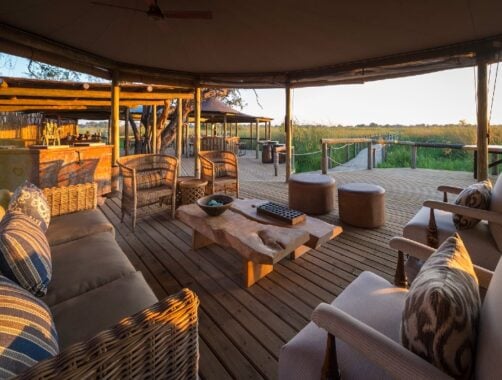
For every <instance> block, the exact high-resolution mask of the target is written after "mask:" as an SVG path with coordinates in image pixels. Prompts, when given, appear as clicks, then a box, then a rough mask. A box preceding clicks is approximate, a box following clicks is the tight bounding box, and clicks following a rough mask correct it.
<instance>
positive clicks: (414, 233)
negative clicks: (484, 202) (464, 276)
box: [399, 176, 502, 284]
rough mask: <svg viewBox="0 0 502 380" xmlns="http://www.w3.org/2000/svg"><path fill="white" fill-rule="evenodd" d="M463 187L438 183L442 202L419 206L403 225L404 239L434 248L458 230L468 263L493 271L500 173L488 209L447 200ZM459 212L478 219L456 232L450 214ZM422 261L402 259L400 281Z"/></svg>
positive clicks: (501, 208) (499, 243)
mask: <svg viewBox="0 0 502 380" xmlns="http://www.w3.org/2000/svg"><path fill="white" fill-rule="evenodd" d="M462 190H463V189H462V188H460V187H454V186H439V187H438V191H441V192H442V193H443V202H440V201H433V200H428V201H425V202H424V204H423V207H422V208H421V209H420V210H419V211H418V213H417V214H416V215H415V216H414V217H413V218H412V219H411V220H410V221H409V222H408V223H407V224H406V226H405V227H404V228H403V236H404V237H405V238H408V239H411V240H415V241H417V242H420V243H423V244H426V245H428V246H430V247H438V246H439V245H440V244H441V243H442V242H443V241H444V240H446V239H447V238H448V237H449V236H451V235H453V234H454V233H456V232H458V234H459V235H460V237H461V238H462V240H463V242H464V244H465V246H466V248H467V250H468V251H469V254H470V255H471V259H472V262H473V263H474V264H477V265H479V266H481V267H484V268H486V269H489V270H494V269H495V267H496V265H497V263H498V262H499V259H500V257H501V256H502V250H501V249H500V247H502V176H499V177H498V179H497V182H496V183H495V186H494V187H493V191H492V199H491V203H490V209H489V210H480V209H475V208H470V207H466V206H460V205H456V204H453V203H448V194H455V195H456V194H459V193H460V192H461V191H462ZM453 213H455V214H459V215H464V216H468V217H473V218H476V219H480V220H481V222H480V223H478V224H477V225H476V226H475V227H474V228H470V229H467V230H459V231H457V230H456V228H455V225H454V224H453V220H452V214H453ZM421 264H422V262H421V261H420V260H417V259H415V258H413V257H411V258H408V259H407V260H406V265H405V274H406V278H404V277H403V274H399V275H400V276H401V279H400V282H401V283H403V284H404V283H405V282H406V281H409V282H411V281H412V280H413V279H414V278H415V276H416V273H417V272H418V270H419V269H420V266H421Z"/></svg>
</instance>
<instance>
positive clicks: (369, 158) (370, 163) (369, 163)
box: [368, 141, 373, 170]
mask: <svg viewBox="0 0 502 380" xmlns="http://www.w3.org/2000/svg"><path fill="white" fill-rule="evenodd" d="M372 158H373V143H372V142H371V141H370V142H368V170H371V168H372V167H373V163H372V161H373V160H372Z"/></svg>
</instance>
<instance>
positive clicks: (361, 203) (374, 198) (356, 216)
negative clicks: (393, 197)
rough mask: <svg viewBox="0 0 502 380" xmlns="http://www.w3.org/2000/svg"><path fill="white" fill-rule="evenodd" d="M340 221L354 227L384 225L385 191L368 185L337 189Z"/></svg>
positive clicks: (350, 185)
mask: <svg viewBox="0 0 502 380" xmlns="http://www.w3.org/2000/svg"><path fill="white" fill-rule="evenodd" d="M338 209H339V211H340V220H341V221H342V222H344V223H347V224H350V225H352V226H356V227H363V228H376V227H380V226H383V225H384V224H385V189H384V188H383V187H381V186H378V185H372V184H369V183H348V184H346V185H342V186H340V188H339V189H338Z"/></svg>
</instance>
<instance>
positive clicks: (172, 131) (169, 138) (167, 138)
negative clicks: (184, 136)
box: [161, 101, 192, 151]
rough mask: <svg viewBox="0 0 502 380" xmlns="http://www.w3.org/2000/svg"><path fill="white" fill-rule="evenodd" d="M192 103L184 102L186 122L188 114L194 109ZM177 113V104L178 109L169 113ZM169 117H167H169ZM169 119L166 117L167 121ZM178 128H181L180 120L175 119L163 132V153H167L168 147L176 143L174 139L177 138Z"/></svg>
mask: <svg viewBox="0 0 502 380" xmlns="http://www.w3.org/2000/svg"><path fill="white" fill-rule="evenodd" d="M191 103H192V102H189V101H185V102H183V120H186V118H187V116H188V113H189V112H190V111H191V109H192V104H191ZM177 111H178V104H176V107H175V108H173V110H172V111H171V112H169V115H171V114H176V113H177ZM169 115H167V117H168V116H169ZM167 117H166V119H167ZM176 128H181V126H178V118H176V117H174V118H172V119H171V120H169V123H167V126H166V127H165V128H164V129H163V130H162V133H161V139H162V140H161V141H162V145H161V150H162V151H165V149H166V148H167V146H169V144H171V143H172V142H173V141H174V139H175V137H176Z"/></svg>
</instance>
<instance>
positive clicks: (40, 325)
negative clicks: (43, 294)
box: [0, 276, 59, 379]
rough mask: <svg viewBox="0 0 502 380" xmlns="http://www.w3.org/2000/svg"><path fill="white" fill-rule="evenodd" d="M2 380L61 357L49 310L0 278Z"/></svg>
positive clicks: (0, 361) (35, 299) (34, 298)
mask: <svg viewBox="0 0 502 380" xmlns="http://www.w3.org/2000/svg"><path fill="white" fill-rule="evenodd" d="M0 299H1V302H0V378H2V379H6V378H11V377H13V376H16V375H19V374H21V373H23V372H24V371H26V370H27V369H29V368H30V367H32V366H33V365H34V364H36V363H37V362H39V361H41V360H44V359H48V358H51V357H53V356H55V355H57V354H58V353H59V346H58V335H57V332H56V329H55V326H54V321H53V319H52V315H51V312H50V311H49V308H48V307H47V306H46V305H45V304H44V303H43V302H42V301H41V300H39V299H37V298H36V297H33V296H32V295H31V294H30V293H29V292H27V291H26V290H24V289H22V288H21V287H19V286H18V285H16V284H14V283H13V282H12V281H10V280H9V279H7V278H5V277H3V276H0Z"/></svg>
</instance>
